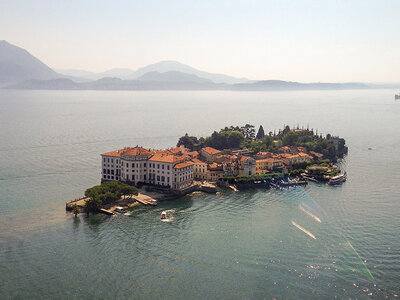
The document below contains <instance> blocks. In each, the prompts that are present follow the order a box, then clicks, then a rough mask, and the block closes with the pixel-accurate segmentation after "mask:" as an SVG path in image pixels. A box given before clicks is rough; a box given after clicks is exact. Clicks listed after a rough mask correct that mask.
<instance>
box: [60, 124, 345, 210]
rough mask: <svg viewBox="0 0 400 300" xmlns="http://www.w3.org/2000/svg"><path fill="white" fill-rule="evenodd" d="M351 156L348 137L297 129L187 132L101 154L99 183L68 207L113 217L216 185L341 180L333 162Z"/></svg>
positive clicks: (238, 187) (212, 189)
mask: <svg viewBox="0 0 400 300" xmlns="http://www.w3.org/2000/svg"><path fill="white" fill-rule="evenodd" d="M347 152H348V148H347V146H346V142H345V140H344V139H343V138H340V137H338V136H333V135H331V134H326V135H325V136H322V134H318V130H315V131H314V129H309V128H299V126H297V127H295V128H290V127H289V126H284V128H283V129H280V130H279V131H278V132H276V131H274V132H272V131H269V132H268V134H266V133H265V131H264V128H263V127H262V126H260V127H259V129H258V131H257V133H256V130H255V127H254V126H253V125H250V124H246V125H244V126H241V127H239V126H230V127H225V128H223V129H221V130H219V131H214V132H213V133H212V134H211V135H210V136H207V137H200V138H197V137H195V136H190V135H189V134H187V133H186V134H185V135H184V136H182V137H181V138H179V140H178V143H177V145H176V147H175V148H169V149H152V148H144V147H141V146H135V147H125V148H123V149H118V150H113V151H111V152H107V153H103V154H101V170H102V171H101V184H100V185H98V186H95V187H92V188H89V189H87V190H86V192H85V197H83V198H81V199H76V200H74V201H70V202H68V203H67V210H74V212H78V211H80V210H81V209H83V210H84V211H85V212H87V213H93V212H97V211H101V212H103V213H110V214H111V213H113V209H114V210H115V207H118V208H119V207H128V206H131V205H135V204H136V203H137V202H140V203H142V204H147V205H155V204H156V202H155V201H156V200H164V199H173V198H177V197H181V196H183V195H186V194H189V193H192V192H194V191H204V192H212V193H215V192H216V191H217V189H216V187H217V186H220V187H228V188H231V189H233V190H236V191H238V190H242V189H247V188H255V187H263V188H271V187H275V188H282V187H285V186H292V185H299V184H300V185H302V184H307V183H308V181H309V180H311V181H316V182H327V181H329V180H334V182H336V181H337V182H340V183H341V182H342V181H340V180H339V179H340V177H338V174H339V173H341V170H340V169H339V168H338V167H337V166H336V165H335V164H336V163H337V161H338V160H339V159H341V158H343V157H344V156H345V155H346V154H347ZM139 191H140V192H139ZM116 205H118V206H116Z"/></svg>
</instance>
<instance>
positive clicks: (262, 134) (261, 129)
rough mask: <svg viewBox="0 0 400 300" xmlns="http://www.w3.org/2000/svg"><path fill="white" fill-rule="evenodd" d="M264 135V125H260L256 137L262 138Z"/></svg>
mask: <svg viewBox="0 0 400 300" xmlns="http://www.w3.org/2000/svg"><path fill="white" fill-rule="evenodd" d="M264 136H265V133H264V128H263V127H262V125H260V128H258V132H257V135H256V139H257V140H261V139H262V138H263V137H264Z"/></svg>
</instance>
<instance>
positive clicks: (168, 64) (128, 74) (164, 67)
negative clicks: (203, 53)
mask: <svg viewBox="0 0 400 300" xmlns="http://www.w3.org/2000/svg"><path fill="white" fill-rule="evenodd" d="M58 71H59V72H60V73H62V74H65V75H69V76H76V77H83V78H86V79H91V80H98V79H101V78H103V77H117V78H121V79H139V78H140V77H142V76H143V75H144V74H146V73H149V72H158V73H167V72H180V73H186V74H190V75H196V76H198V77H200V78H204V79H208V80H210V81H213V82H215V83H228V84H235V83H244V82H250V81H249V80H248V79H246V78H235V77H231V76H228V75H224V74H214V73H208V72H204V71H200V70H197V69H195V68H192V67H190V66H188V65H184V64H182V63H180V62H177V61H161V62H158V63H155V64H151V65H148V66H146V67H142V68H139V69H138V70H137V71H133V70H131V69H126V68H116V69H111V70H108V71H105V72H101V73H93V72H87V71H82V70H58ZM168 76H169V75H168Z"/></svg>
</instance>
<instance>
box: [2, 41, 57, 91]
mask: <svg viewBox="0 0 400 300" xmlns="http://www.w3.org/2000/svg"><path fill="white" fill-rule="evenodd" d="M57 77H60V75H59V74H57V73H56V72H55V71H53V70H52V69H51V68H49V67H48V66H46V65H45V64H44V63H42V62H41V61H40V60H38V59H37V58H35V57H34V56H32V55H31V54H30V53H29V52H28V51H26V50H24V49H22V48H19V47H17V46H14V45H11V44H10V43H8V42H6V41H0V87H3V86H7V85H11V84H16V83H18V82H22V81H25V80H30V79H41V80H46V79H53V78H57Z"/></svg>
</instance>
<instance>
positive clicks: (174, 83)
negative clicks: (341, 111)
mask: <svg viewBox="0 0 400 300" xmlns="http://www.w3.org/2000/svg"><path fill="white" fill-rule="evenodd" d="M8 88H12V89H44V90H68V89H70V90H77V89H78V90H234V91H280V90H282V91H283V90H285V91H287V90H347V89H372V88H385V87H384V86H382V87H378V86H369V85H366V84H363V83H300V82H290V81H281V80H263V81H257V82H254V83H248V84H245V83H242V84H233V85H231V84H225V83H219V84H218V83H214V82H212V81H211V80H208V79H204V78H200V77H198V76H196V75H190V74H185V73H182V72H165V73H159V72H148V73H145V74H143V75H142V76H141V77H139V78H138V79H134V80H122V79H120V78H113V77H105V78H102V79H99V80H95V81H89V82H81V83H77V82H74V81H72V80H69V79H51V80H29V81H25V82H23V83H19V84H16V85H12V86H10V87H8Z"/></svg>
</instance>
